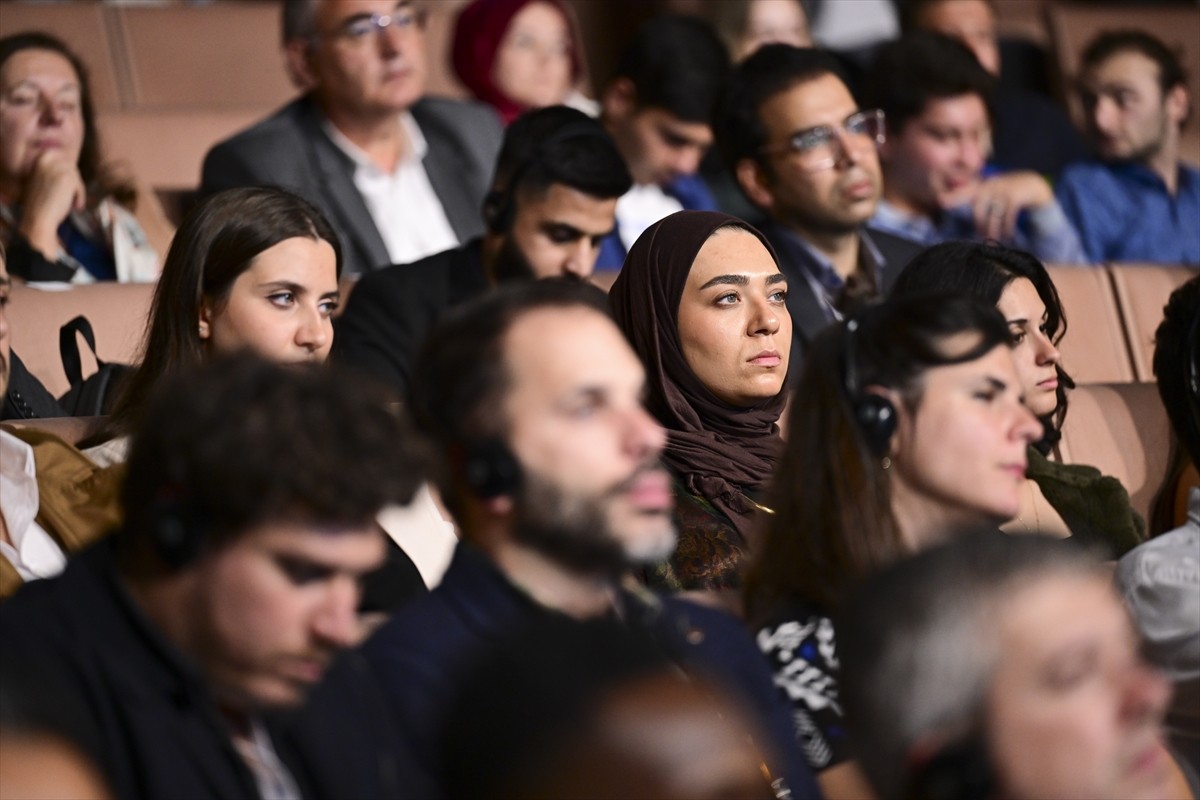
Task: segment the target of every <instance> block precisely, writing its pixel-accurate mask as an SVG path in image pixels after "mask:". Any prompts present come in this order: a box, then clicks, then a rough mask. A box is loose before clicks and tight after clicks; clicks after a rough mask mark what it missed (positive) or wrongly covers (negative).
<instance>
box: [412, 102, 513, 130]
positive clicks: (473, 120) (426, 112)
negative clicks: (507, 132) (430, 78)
mask: <svg viewBox="0 0 1200 800" xmlns="http://www.w3.org/2000/svg"><path fill="white" fill-rule="evenodd" d="M410 110H411V112H412V115H413V117H414V118H415V119H416V120H417V123H418V124H421V123H423V122H425V121H427V120H444V121H447V122H449V123H451V124H456V125H464V126H472V125H483V126H486V127H488V128H496V129H497V130H498V129H499V128H500V119H499V117H497V116H496V112H495V110H493V109H492V107H491V106H489V105H486V104H484V103H480V102H479V101H477V100H457V99H454V98H450V97H438V96H436V95H427V96H425V97H422V98H421V99H420V100H418V101H417V102H416V103H414V104H413V106H412V109H410Z"/></svg>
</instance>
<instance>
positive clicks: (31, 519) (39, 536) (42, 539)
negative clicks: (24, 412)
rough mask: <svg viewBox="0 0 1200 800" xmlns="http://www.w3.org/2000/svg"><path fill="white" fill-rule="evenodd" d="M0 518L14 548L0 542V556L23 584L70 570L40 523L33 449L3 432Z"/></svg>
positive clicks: (59, 549) (0, 446)
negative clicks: (66, 568)
mask: <svg viewBox="0 0 1200 800" xmlns="http://www.w3.org/2000/svg"><path fill="white" fill-rule="evenodd" d="M0 497H3V498H4V503H3V505H2V506H0V514H3V515H4V524H5V525H7V526H8V535H9V538H10V539H12V544H9V543H8V542H4V541H0V555H3V556H4V558H5V559H7V560H8V562H9V563H10V564H12V565H13V566H14V567H15V568H16V570H17V574H18V575H20V576H21V579H22V580H24V581H32V580H37V579H38V578H51V577H53V576H55V575H57V574H58V573H60V572H62V571H63V569H64V568H65V567H66V566H67V556H66V554H65V553H63V551H62V548H61V547H59V546H58V542H56V541H54V539H53V538H52V537H51V536H50V534H48V533H46V531H45V529H44V528H42V526H41V525H39V524H38V523H37V519H36V517H37V512H38V487H37V465H36V463H35V462H34V459H33V448H32V447H30V446H29V445H28V444H26V443H25V442H22V441H21V440H20V439H18V438H17V437H15V436H13V435H12V434H11V433H9V432H8V431H3V430H0Z"/></svg>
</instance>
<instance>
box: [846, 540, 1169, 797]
mask: <svg viewBox="0 0 1200 800" xmlns="http://www.w3.org/2000/svg"><path fill="white" fill-rule="evenodd" d="M1110 576H1111V572H1110V571H1109V569H1108V568H1107V567H1106V566H1105V565H1103V564H1101V563H1099V561H1098V560H1096V559H1093V558H1092V557H1090V556H1089V555H1088V554H1086V553H1085V552H1081V551H1080V549H1079V548H1075V547H1071V546H1069V545H1066V544H1064V543H1062V542H1058V541H1054V540H1047V539H1045V538H1043V537H1040V536H1000V535H996V534H995V533H991V532H982V533H978V534H976V535H970V536H964V537H959V538H958V540H957V541H955V542H952V543H949V544H947V545H945V546H943V547H939V548H936V549H934V550H932V551H930V552H926V553H922V554H919V555H917V556H916V557H914V558H912V559H910V560H907V561H904V562H902V563H900V564H898V565H896V566H894V567H893V568H891V569H889V570H887V571H885V572H884V573H883V574H881V575H878V576H876V577H875V578H874V579H871V580H868V581H867V583H866V584H865V585H864V586H863V587H862V588H861V589H860V590H859V591H857V592H856V593H855V595H854V598H853V599H852V600H851V601H850V602H849V603H848V604H847V607H846V609H845V611H844V613H843V614H842V615H841V616H840V617H839V623H838V629H839V631H840V633H839V646H840V651H841V658H842V683H843V689H844V691H843V693H842V695H843V702H844V703H845V709H846V716H847V721H848V722H849V723H850V730H851V733H852V738H853V741H854V744H855V752H856V753H857V754H858V756H859V758H860V760H861V763H862V765H863V769H864V771H865V772H866V774H867V775H868V777H869V778H870V780H871V785H872V786H873V788H874V790H875V792H876V793H877V795H878V796H879V797H880V798H881V800H892V799H894V798H908V797H1011V798H1019V799H1021V800H1031V799H1032V798H1044V797H1091V798H1108V799H1109V800H1116V799H1117V798H1120V799H1121V800H1127V799H1128V798H1168V797H1173V798H1184V797H1190V796H1192V795H1190V794H1189V792H1188V790H1187V787H1186V786H1185V785H1184V782H1183V777H1182V775H1181V774H1180V772H1179V770H1178V768H1177V766H1176V765H1175V763H1174V761H1173V760H1172V759H1171V757H1170V755H1169V753H1168V751H1167V750H1166V748H1165V747H1164V746H1163V744H1162V740H1161V736H1162V724H1161V723H1162V715H1163V709H1164V708H1165V707H1166V704H1167V698H1168V697H1169V695H1170V687H1169V685H1168V684H1167V682H1166V680H1165V679H1164V678H1163V676H1162V674H1161V673H1160V672H1158V670H1156V669H1154V668H1152V667H1151V666H1150V665H1148V664H1147V663H1146V662H1145V661H1144V660H1143V656H1142V653H1141V649H1140V643H1139V641H1138V637H1137V634H1136V632H1135V631H1134V630H1133V627H1132V626H1131V625H1130V621H1129V615H1128V614H1127V613H1126V611H1125V609H1124V608H1122V607H1121V602H1120V600H1119V598H1118V597H1117V596H1116V594H1115V593H1114V592H1113V588H1112V584H1111V577H1110Z"/></svg>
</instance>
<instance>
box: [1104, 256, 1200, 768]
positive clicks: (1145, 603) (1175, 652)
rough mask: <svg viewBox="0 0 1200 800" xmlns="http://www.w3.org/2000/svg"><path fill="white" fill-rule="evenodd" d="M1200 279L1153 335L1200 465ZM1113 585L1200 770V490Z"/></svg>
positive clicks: (1183, 435) (1183, 439) (1180, 424)
mask: <svg viewBox="0 0 1200 800" xmlns="http://www.w3.org/2000/svg"><path fill="white" fill-rule="evenodd" d="M1198 339H1200V278H1192V279H1191V280H1190V281H1188V282H1187V283H1185V284H1184V285H1183V286H1181V287H1179V288H1178V289H1177V290H1175V292H1174V293H1172V295H1171V299H1170V301H1169V302H1168V303H1167V307H1166V309H1165V313H1164V314H1163V321H1162V323H1161V324H1160V325H1159V326H1158V331H1157V332H1156V334H1155V348H1154V375H1155V377H1156V378H1157V379H1158V392H1159V395H1160V396H1161V397H1162V401H1163V405H1164V406H1165V407H1166V409H1167V416H1168V417H1169V418H1170V420H1171V427H1172V428H1173V429H1174V431H1175V435H1176V437H1177V438H1178V439H1179V442H1180V443H1181V444H1182V445H1183V450H1184V452H1185V453H1186V454H1187V459H1188V460H1190V461H1191V464H1192V466H1193V467H1197V466H1200V343H1198V341H1197V340H1198ZM1117 585H1118V587H1120V589H1121V593H1122V594H1123V595H1124V596H1125V600H1126V601H1127V603H1128V604H1129V606H1130V608H1131V609H1132V611H1133V617H1134V623H1135V624H1136V625H1137V627H1138V630H1139V631H1140V633H1141V635H1142V638H1143V639H1144V640H1145V642H1146V654H1147V656H1148V657H1149V659H1150V660H1151V661H1152V662H1154V663H1155V664H1157V665H1159V666H1160V667H1161V668H1162V669H1163V670H1164V671H1165V672H1166V674H1167V676H1168V677H1169V678H1171V680H1172V682H1173V683H1174V684H1175V700H1174V702H1173V703H1172V704H1171V707H1170V709H1169V710H1168V712H1167V730H1168V733H1169V734H1170V738H1171V742H1172V743H1173V744H1174V745H1175V747H1176V750H1177V752H1178V753H1179V754H1180V755H1181V756H1183V757H1184V758H1186V759H1188V761H1189V762H1190V764H1191V767H1192V769H1193V770H1195V771H1196V772H1197V773H1200V487H1196V486H1193V487H1191V489H1190V491H1189V493H1188V507H1187V520H1186V521H1185V522H1184V523H1183V525H1181V526H1180V527H1178V528H1176V529H1175V530H1172V531H1169V532H1167V533H1164V534H1162V535H1160V536H1156V537H1155V538H1153V539H1151V540H1150V541H1149V542H1146V543H1145V544H1143V545H1141V546H1140V547H1138V548H1137V549H1135V550H1133V551H1132V552H1130V553H1128V554H1127V555H1125V556H1124V557H1123V558H1122V559H1121V561H1120V562H1119V563H1118V564H1117Z"/></svg>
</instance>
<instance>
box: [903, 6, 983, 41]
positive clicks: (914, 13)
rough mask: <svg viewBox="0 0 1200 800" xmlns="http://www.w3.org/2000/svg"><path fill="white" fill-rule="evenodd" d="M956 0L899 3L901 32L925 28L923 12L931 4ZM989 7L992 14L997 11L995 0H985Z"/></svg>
mask: <svg viewBox="0 0 1200 800" xmlns="http://www.w3.org/2000/svg"><path fill="white" fill-rule="evenodd" d="M953 2H956V0H904V2H903V3H898V4H897V5H899V7H900V32H901V33H912V32H913V31H919V30H923V29H922V28H921V24H920V23H921V14H922V13H923V12H924V11H925V9H927V8H929V7H930V6H936V5H940V4H941V3H953ZM983 2H984V3H986V4H987V7H988V8H989V9H991V11H992V14H993V15H994V14H995V13H996V2H995V0H983Z"/></svg>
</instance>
